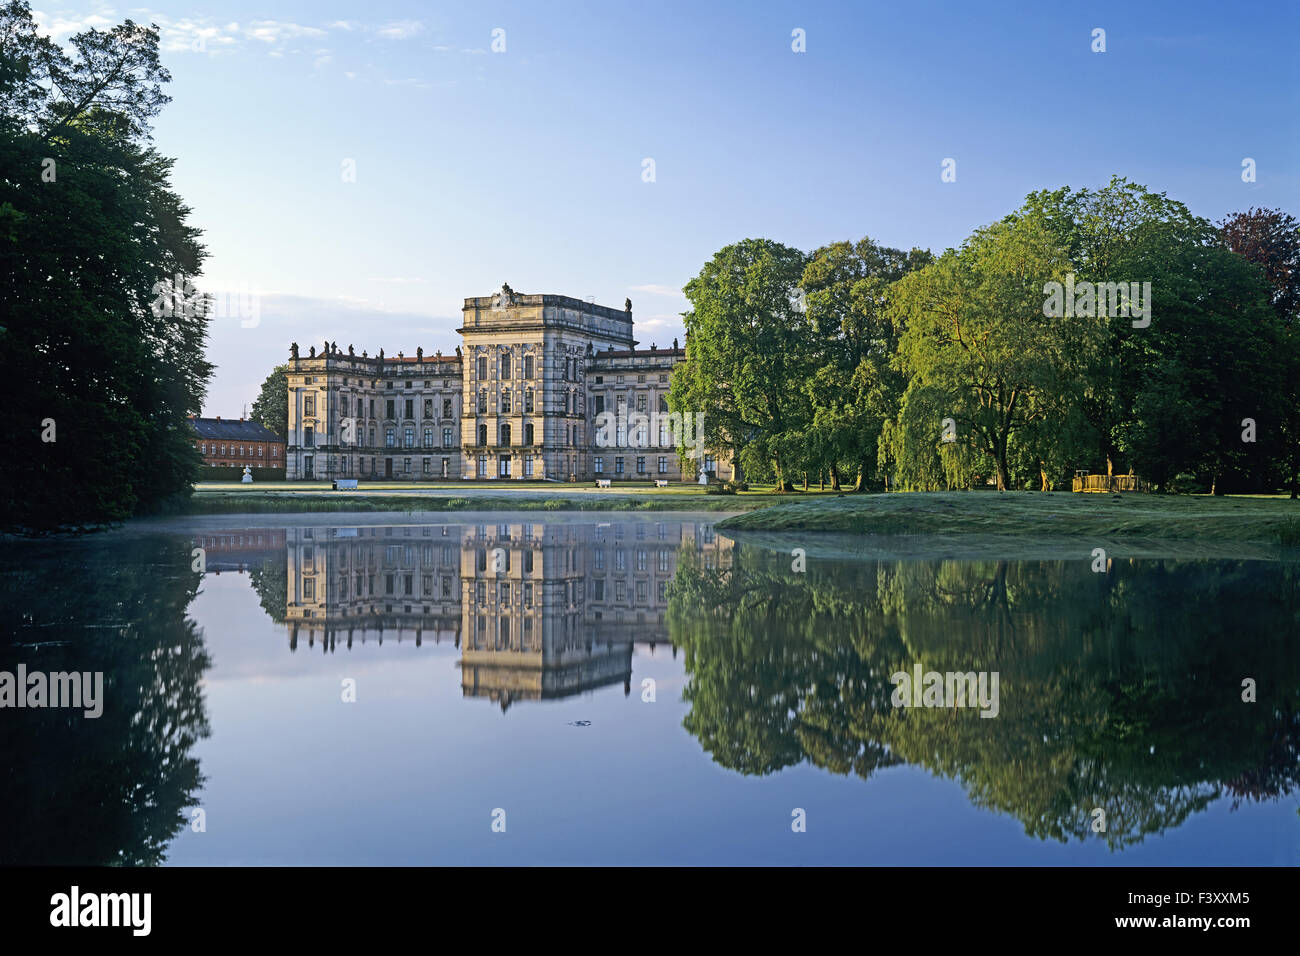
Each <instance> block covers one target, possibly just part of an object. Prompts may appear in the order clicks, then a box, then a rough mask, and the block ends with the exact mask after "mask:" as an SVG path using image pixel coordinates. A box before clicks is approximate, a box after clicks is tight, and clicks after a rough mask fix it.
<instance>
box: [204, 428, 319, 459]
mask: <svg viewBox="0 0 1300 956" xmlns="http://www.w3.org/2000/svg"><path fill="white" fill-rule="evenodd" d="M302 442H303V444H304V445H306V446H307V447H308V448H315V447H316V432H315V430H314V429H313V428H312V427H311V426H310V425H308V426H307V428H306V429H305V430H304V432H303V436H302ZM221 453H222V454H223V455H224V454H225V446H224V445H223V446H222V448H221Z"/></svg>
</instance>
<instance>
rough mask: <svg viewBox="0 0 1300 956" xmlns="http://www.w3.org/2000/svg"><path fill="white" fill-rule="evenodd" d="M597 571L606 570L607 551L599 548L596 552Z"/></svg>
mask: <svg viewBox="0 0 1300 956" xmlns="http://www.w3.org/2000/svg"><path fill="white" fill-rule="evenodd" d="M595 561H596V570H597V571H603V570H605V549H604V548H597V549H596V552H595Z"/></svg>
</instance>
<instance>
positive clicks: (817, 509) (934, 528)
mask: <svg viewBox="0 0 1300 956" xmlns="http://www.w3.org/2000/svg"><path fill="white" fill-rule="evenodd" d="M800 498H801V499H802V500H794V501H792V500H790V497H789V496H785V498H784V501H783V503H781V504H779V505H777V506H775V507H770V508H763V509H761V510H758V511H749V512H747V513H745V514H740V515H736V516H734V517H730V518H726V519H724V520H723V521H720V522H719V523H718V525H717V527H718V529H719V530H726V531H740V530H753V531H848V532H855V533H858V534H882V535H883V534H888V535H922V534H932V535H1002V536H1005V535H1015V536H1022V537H1033V536H1090V537H1097V538H1149V539H1165V540H1185V541H1191V540H1211V539H1214V540H1231V541H1241V542H1259V543H1268V544H1286V545H1300V501H1289V500H1288V499H1286V498H1283V497H1263V496H1261V497H1235V496H1230V497H1218V498H1215V497H1209V496H1203V495H1186V496H1173V495H1144V494H1125V495H1119V496H1117V495H1104V494H1072V493H1071V492H1049V493H1043V492H1008V493H1006V494H998V493H996V492H984V491H976V492H972V491H966V492H962V491H951V492H933V493H921V492H914V493H906V492H905V493H894V494H887V495H855V494H845V495H843V496H839V495H835V496H818V497H817V498H814V499H803V498H802V496H800Z"/></svg>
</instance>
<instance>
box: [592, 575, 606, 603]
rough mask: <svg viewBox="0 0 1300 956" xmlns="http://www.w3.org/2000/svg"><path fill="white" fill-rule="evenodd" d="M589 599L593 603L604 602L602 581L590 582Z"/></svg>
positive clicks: (603, 584) (603, 583)
mask: <svg viewBox="0 0 1300 956" xmlns="http://www.w3.org/2000/svg"><path fill="white" fill-rule="evenodd" d="M591 597H592V600H595V601H603V600H605V582H604V581H603V580H597V581H593V582H592V587H591Z"/></svg>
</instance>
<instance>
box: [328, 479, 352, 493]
mask: <svg viewBox="0 0 1300 956" xmlns="http://www.w3.org/2000/svg"><path fill="white" fill-rule="evenodd" d="M334 490H335V491H356V490H357V480H356V479H355V478H335V479H334Z"/></svg>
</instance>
